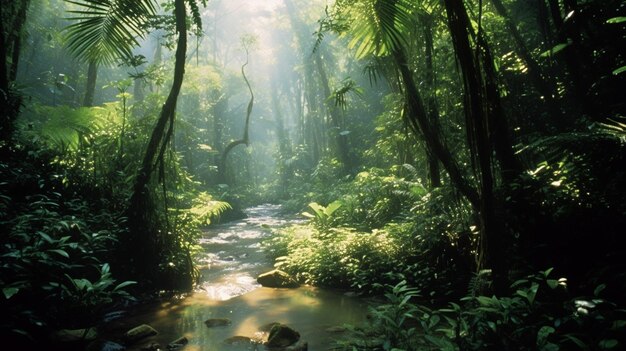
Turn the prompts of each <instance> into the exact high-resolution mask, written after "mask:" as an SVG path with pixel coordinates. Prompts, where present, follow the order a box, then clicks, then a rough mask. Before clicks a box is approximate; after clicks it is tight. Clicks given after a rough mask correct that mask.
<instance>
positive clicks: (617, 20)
mask: <svg viewBox="0 0 626 351" xmlns="http://www.w3.org/2000/svg"><path fill="white" fill-rule="evenodd" d="M624 22H626V17H613V18H609V19H608V20H606V23H609V24H618V23H624Z"/></svg>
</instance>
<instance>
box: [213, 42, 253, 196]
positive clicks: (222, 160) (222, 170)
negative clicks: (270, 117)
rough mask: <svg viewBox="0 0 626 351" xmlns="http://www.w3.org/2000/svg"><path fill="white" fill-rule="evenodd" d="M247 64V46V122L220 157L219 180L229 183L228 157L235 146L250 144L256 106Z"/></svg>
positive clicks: (244, 65) (242, 72)
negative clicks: (240, 135) (227, 175)
mask: <svg viewBox="0 0 626 351" xmlns="http://www.w3.org/2000/svg"><path fill="white" fill-rule="evenodd" d="M247 65H248V49H247V48H246V63H244V64H243V65H242V66H241V75H242V76H243V80H244V81H245V82H246V85H247V86H248V91H249V92H250V101H249V102H248V108H247V109H246V124H245V126H244V130H243V137H242V138H241V139H239V140H234V141H231V142H230V144H228V145H227V146H226V148H225V149H224V152H223V153H222V156H221V158H220V163H219V165H218V169H217V170H218V177H219V182H220V183H224V184H227V183H228V182H227V181H226V159H227V158H228V154H229V153H230V152H231V151H232V149H234V148H235V146H238V145H242V144H245V145H246V146H248V144H249V142H250V138H249V133H248V131H249V128H250V115H251V114H252V106H254V92H252V87H251V86H250V82H249V81H248V78H247V77H246V72H245V70H244V69H245V68H246V66H247Z"/></svg>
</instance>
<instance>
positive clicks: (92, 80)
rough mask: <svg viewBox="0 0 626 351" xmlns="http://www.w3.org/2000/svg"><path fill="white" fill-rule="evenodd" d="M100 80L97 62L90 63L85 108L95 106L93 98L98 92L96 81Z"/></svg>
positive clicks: (84, 101)
mask: <svg viewBox="0 0 626 351" xmlns="http://www.w3.org/2000/svg"><path fill="white" fill-rule="evenodd" d="M97 79H98V64H97V63H96V62H95V61H91V62H89V68H88V69H87V86H86V88H85V99H84V100H83V106H86V107H91V106H93V98H94V95H95V92H96V80H97Z"/></svg>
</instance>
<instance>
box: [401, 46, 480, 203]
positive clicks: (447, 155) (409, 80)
mask: <svg viewBox="0 0 626 351" xmlns="http://www.w3.org/2000/svg"><path fill="white" fill-rule="evenodd" d="M394 60H395V63H396V66H397V68H398V70H399V71H400V76H401V79H402V82H403V85H404V88H405V94H406V97H407V105H408V113H407V115H406V116H407V119H408V122H409V125H410V127H411V128H412V129H413V131H414V132H415V133H419V132H420V131H421V133H422V135H423V136H424V140H425V141H426V145H427V147H428V150H429V152H432V153H433V154H434V155H436V156H437V158H438V159H439V161H441V164H442V165H443V167H444V168H445V170H446V172H448V175H449V176H450V180H451V181H452V183H453V184H454V186H455V187H456V188H457V189H458V190H459V191H460V192H461V194H463V196H465V198H466V199H467V200H468V201H469V202H470V203H471V204H472V205H473V206H475V207H478V205H479V197H478V192H477V191H476V189H474V188H473V187H472V186H471V185H470V183H469V181H468V180H467V179H466V178H465V177H464V176H463V174H462V173H461V170H460V169H459V166H458V165H457V163H456V161H455V160H454V158H453V157H452V154H451V152H450V149H449V148H448V147H446V146H445V145H444V144H443V141H442V140H441V138H440V137H439V135H437V134H435V133H434V131H433V128H432V126H431V125H430V123H429V118H428V113H427V112H426V108H425V107H424V103H423V102H422V97H421V94H420V93H419V90H418V89H417V85H416V83H415V80H414V79H413V73H412V72H411V70H410V69H409V66H408V64H407V60H406V56H405V54H404V52H402V51H400V50H396V51H395V52H394Z"/></svg>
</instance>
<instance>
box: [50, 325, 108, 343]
mask: <svg viewBox="0 0 626 351" xmlns="http://www.w3.org/2000/svg"><path fill="white" fill-rule="evenodd" d="M96 337H98V332H97V331H96V329H94V328H88V329H61V330H57V331H55V332H54V333H52V335H50V339H52V340H53V341H56V342H76V341H92V340H95V339H96Z"/></svg>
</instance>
